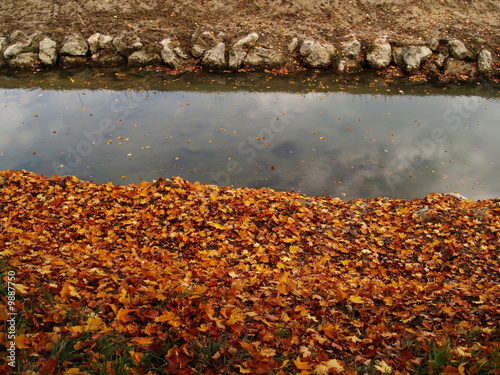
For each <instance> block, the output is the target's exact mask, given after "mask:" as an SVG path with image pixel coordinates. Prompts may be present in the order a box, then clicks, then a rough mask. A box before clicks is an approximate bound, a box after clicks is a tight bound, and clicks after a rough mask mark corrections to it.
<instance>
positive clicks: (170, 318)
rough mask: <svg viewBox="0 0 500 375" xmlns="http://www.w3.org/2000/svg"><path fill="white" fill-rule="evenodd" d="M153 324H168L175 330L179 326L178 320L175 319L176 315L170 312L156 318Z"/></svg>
mask: <svg viewBox="0 0 500 375" xmlns="http://www.w3.org/2000/svg"><path fill="white" fill-rule="evenodd" d="M155 322H160V323H163V322H167V323H168V324H170V325H171V326H172V327H174V328H177V327H179V326H180V325H181V322H180V320H179V319H178V318H177V315H175V313H173V312H171V311H166V312H164V313H163V314H162V315H160V316H157V317H156V318H155Z"/></svg>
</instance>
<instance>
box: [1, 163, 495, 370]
mask: <svg viewBox="0 0 500 375" xmlns="http://www.w3.org/2000/svg"><path fill="white" fill-rule="evenodd" d="M499 240H500V201H499V200H495V199H493V200H483V201H478V202H473V201H470V200H460V199H458V198H456V197H453V196H446V195H439V194H430V195H429V196H427V197H425V198H424V199H415V200H411V201H407V200H397V199H384V198H379V199H370V200H366V199H365V200H361V199H360V200H352V201H348V202H345V201H342V200H340V199H336V198H329V197H307V196H304V195H300V194H296V193H293V192H292V193H280V192H275V191H272V190H269V189H246V188H240V189H234V188H229V187H217V186H210V185H202V184H198V183H191V182H187V181H185V180H182V179H180V178H174V179H173V180H166V179H160V180H159V181H156V182H155V183H142V184H140V185H127V186H115V185H112V184H105V185H98V184H94V183H91V182H84V181H79V180H78V179H76V178H74V177H73V178H71V177H52V178H47V177H43V176H37V175H35V174H32V173H28V172H24V171H21V172H19V171H3V172H0V249H1V251H2V252H1V255H2V259H3V262H2V274H4V275H6V274H7V272H8V271H9V270H14V271H15V272H16V283H17V285H16V289H17V292H18V293H17V297H16V298H17V302H16V303H17V305H16V306H17V311H18V313H19V314H18V320H19V323H18V332H17V333H18V336H17V347H18V352H17V356H18V364H17V367H18V369H17V370H16V371H19V372H21V371H23V372H24V373H30V374H31V373H34V374H36V373H40V374H60V373H73V374H76V373H88V374H98V373H102V374H105V373H124V374H127V373H128V374H146V373H149V374H218V373H227V374H232V373H249V374H259V373H269V374H286V373H290V374H356V373H359V374H362V373H374V374H375V373H378V374H380V373H386V374H388V373H393V374H407V373H427V374H429V373H444V374H486V373H488V374H499V373H500V369H499V368H500V359H499V356H500V331H499V327H500V250H499V249H500V243H499ZM3 279H4V280H3V281H2V283H3V284H5V283H6V282H5V279H6V278H5V277H4V278H3ZM3 287H4V286H3ZM2 299H3V301H2V309H3V310H2V312H1V315H2V318H4V321H5V319H6V316H7V315H6V311H5V308H4V306H6V304H5V302H6V297H5V296H3V297H2ZM1 335H2V336H1V338H2V340H0V341H1V343H2V344H3V345H5V342H6V341H7V340H6V335H5V333H1ZM2 351H4V350H3V349H2ZM4 352H5V351H4ZM439 356H442V357H445V358H444V359H445V361H441V362H439V361H440V358H438V357H439ZM441 359H442V358H441ZM0 370H1V371H2V372H3V373H6V372H9V371H12V368H11V367H9V366H8V365H7V364H1V367H0Z"/></svg>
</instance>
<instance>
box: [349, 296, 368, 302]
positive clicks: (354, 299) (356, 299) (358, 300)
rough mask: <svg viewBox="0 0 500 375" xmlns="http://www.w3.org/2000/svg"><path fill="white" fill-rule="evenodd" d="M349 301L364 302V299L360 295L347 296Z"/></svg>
mask: <svg viewBox="0 0 500 375" xmlns="http://www.w3.org/2000/svg"><path fill="white" fill-rule="evenodd" d="M349 301H351V302H353V303H364V301H365V300H364V299H363V297H360V296H349Z"/></svg>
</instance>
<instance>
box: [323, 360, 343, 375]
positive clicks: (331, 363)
mask: <svg viewBox="0 0 500 375" xmlns="http://www.w3.org/2000/svg"><path fill="white" fill-rule="evenodd" d="M325 365H326V367H328V370H331V369H334V370H335V371H337V372H342V371H344V366H342V364H341V363H340V362H339V361H337V360H336V359H330V360H329V361H328V362H326V363H325Z"/></svg>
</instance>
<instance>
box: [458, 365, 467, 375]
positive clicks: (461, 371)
mask: <svg viewBox="0 0 500 375" xmlns="http://www.w3.org/2000/svg"><path fill="white" fill-rule="evenodd" d="M466 363H467V362H462V363H461V364H459V365H458V372H459V374H460V375H465V374H466V372H465V364H466Z"/></svg>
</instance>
